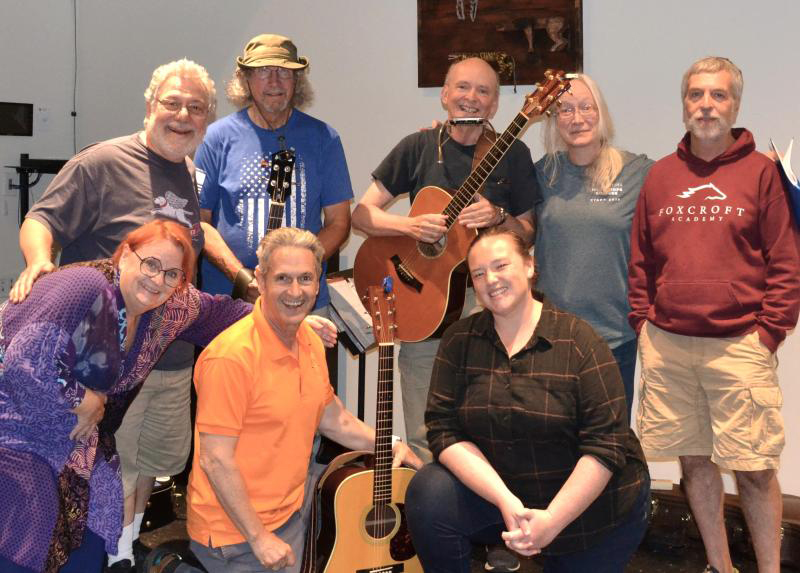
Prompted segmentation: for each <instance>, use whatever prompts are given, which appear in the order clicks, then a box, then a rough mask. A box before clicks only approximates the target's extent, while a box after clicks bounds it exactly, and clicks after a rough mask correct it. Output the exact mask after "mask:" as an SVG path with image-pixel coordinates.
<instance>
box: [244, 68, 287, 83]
mask: <svg viewBox="0 0 800 573" xmlns="http://www.w3.org/2000/svg"><path fill="white" fill-rule="evenodd" d="M251 73H252V74H253V75H254V76H255V77H257V78H258V79H260V80H265V79H267V78H268V77H270V76H271V75H272V74H275V75H277V76H278V78H280V79H282V80H288V79H289V78H291V77H293V76H294V70H290V69H289V68H282V67H280V66H262V67H260V68H253V70H252V72H251Z"/></svg>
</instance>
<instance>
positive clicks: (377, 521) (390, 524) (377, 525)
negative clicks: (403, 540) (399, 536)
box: [364, 504, 399, 539]
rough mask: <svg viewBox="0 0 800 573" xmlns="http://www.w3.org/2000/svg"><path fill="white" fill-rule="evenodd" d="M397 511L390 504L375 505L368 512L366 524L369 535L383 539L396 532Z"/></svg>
mask: <svg viewBox="0 0 800 573" xmlns="http://www.w3.org/2000/svg"><path fill="white" fill-rule="evenodd" d="M398 517H399V516H398V515H397V511H396V510H395V508H394V507H392V506H391V505H389V504H381V505H374V506H372V509H370V510H369V512H368V513H367V516H366V519H365V521H364V526H365V528H366V530H367V535H369V536H370V537H372V538H373V539H382V538H384V537H386V536H387V535H390V534H391V533H393V532H394V530H395V527H396V525H397V520H398Z"/></svg>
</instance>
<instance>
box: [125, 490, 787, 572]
mask: <svg viewBox="0 0 800 573" xmlns="http://www.w3.org/2000/svg"><path fill="white" fill-rule="evenodd" d="M171 498H172V500H173V502H174V510H175V516H176V519H174V520H173V521H172V522H171V523H168V524H166V525H162V526H161V527H158V528H156V529H153V530H152V531H148V532H146V533H143V534H142V536H141V541H142V543H143V545H144V546H145V548H150V549H152V548H154V547H158V546H160V545H162V544H169V545H170V546H172V547H174V548H175V549H176V550H178V551H180V552H183V551H188V540H187V535H186V521H185V517H186V504H185V498H184V495H183V491H182V490H181V488H177V489H176V490H175V491H174V493H173V494H172V496H171ZM141 561H143V559H141V560H140V561H139V562H138V563H137V564H141ZM705 564H706V562H705V556H704V554H703V551H702V547H700V546H699V544H698V543H697V542H696V541H695V540H689V541H688V542H687V544H686V545H685V546H684V547H682V548H677V549H675V548H673V549H660V550H656V549H654V548H652V547H648V545H647V543H645V544H643V545H642V547H641V548H640V549H639V551H638V552H637V553H636V555H635V556H634V558H633V560H632V562H631V563H630V565H629V566H628V568H627V572H629V573H645V572H646V573H700V572H701V571H702V570H703V568H704V567H705ZM735 565H736V567H738V569H739V571H740V573H756V572H757V567H756V565H755V563H754V562H752V561H749V560H747V559H743V558H738V559H735ZM541 570H542V568H541V567H540V566H539V564H538V563H537V561H536V559H526V560H523V561H522V567H521V568H520V573H538V572H540V571H541ZM138 571H139V573H146V572H143V571H141V570H138ZM472 571H473V573H479V572H482V571H484V568H483V559H482V555H481V551H480V550H476V552H475V559H474V560H473V566H472ZM785 571H786V572H787V573H788V572H789V571H794V570H792V569H785Z"/></svg>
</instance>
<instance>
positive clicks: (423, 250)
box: [417, 234, 447, 259]
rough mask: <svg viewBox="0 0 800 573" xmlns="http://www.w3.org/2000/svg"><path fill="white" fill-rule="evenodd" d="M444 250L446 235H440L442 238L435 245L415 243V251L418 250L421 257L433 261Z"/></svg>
mask: <svg viewBox="0 0 800 573" xmlns="http://www.w3.org/2000/svg"><path fill="white" fill-rule="evenodd" d="M446 248H447V234H444V235H442V237H441V238H440V239H439V240H438V241H436V242H435V243H425V242H422V241H417V249H419V252H420V254H422V256H423V257H425V258H428V259H435V258H436V257H438V256H439V255H441V254H442V253H443V252H444V250H445V249H446Z"/></svg>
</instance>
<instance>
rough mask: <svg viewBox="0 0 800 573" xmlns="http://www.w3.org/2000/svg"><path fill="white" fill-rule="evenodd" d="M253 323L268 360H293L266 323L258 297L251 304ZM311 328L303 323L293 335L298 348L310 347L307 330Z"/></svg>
mask: <svg viewBox="0 0 800 573" xmlns="http://www.w3.org/2000/svg"><path fill="white" fill-rule="evenodd" d="M252 313H253V322H254V323H255V326H256V330H257V331H258V334H259V336H260V337H261V340H262V342H263V348H264V350H265V352H266V354H267V356H268V357H269V358H270V360H276V361H277V360H283V359H286V358H292V359H294V355H293V354H292V353H291V351H290V350H289V349H288V348H286V345H285V344H284V343H283V341H281V339H280V338H279V337H278V335H277V334H276V333H275V330H274V329H273V328H272V325H270V323H269V322H268V321H267V319H266V317H265V316H264V313H263V312H262V311H261V297H260V296H259V297H258V298H257V299H256V302H255V303H253V310H252ZM310 328H311V327H310V326H308V325H307V324H306V323H305V322H303V324H301V325H300V328H298V329H297V334H296V335H295V339H296V340H297V344H298V347H300V348H305V347H308V346H310V345H311V340H310V339H309V329H310Z"/></svg>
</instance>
